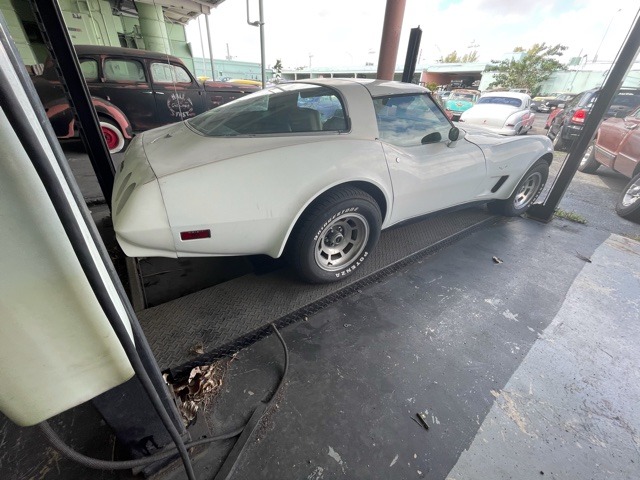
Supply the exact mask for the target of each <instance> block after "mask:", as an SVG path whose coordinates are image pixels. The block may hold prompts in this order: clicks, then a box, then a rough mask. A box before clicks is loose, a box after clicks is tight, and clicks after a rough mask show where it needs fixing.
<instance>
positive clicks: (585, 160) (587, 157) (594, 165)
mask: <svg viewBox="0 0 640 480" xmlns="http://www.w3.org/2000/svg"><path fill="white" fill-rule="evenodd" d="M598 167H600V163H598V161H597V160H596V142H595V141H593V142H591V143H590V144H589V147H587V150H586V151H585V152H584V155H583V156H582V160H580V165H578V170H579V171H581V172H583V173H596V170H598Z"/></svg>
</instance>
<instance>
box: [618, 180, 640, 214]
mask: <svg viewBox="0 0 640 480" xmlns="http://www.w3.org/2000/svg"><path fill="white" fill-rule="evenodd" d="M638 199H640V179H638V180H637V181H635V182H633V183H632V184H631V185H629V188H627V191H626V192H624V195H623V196H622V201H621V203H622V205H623V206H624V207H629V206H631V205H633V204H634V203H636V202H637V201H638Z"/></svg>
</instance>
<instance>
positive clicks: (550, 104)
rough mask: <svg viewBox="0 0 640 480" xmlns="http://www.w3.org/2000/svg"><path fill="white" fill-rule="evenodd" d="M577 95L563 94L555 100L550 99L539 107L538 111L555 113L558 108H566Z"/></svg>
mask: <svg viewBox="0 0 640 480" xmlns="http://www.w3.org/2000/svg"><path fill="white" fill-rule="evenodd" d="M576 95H577V94H575V93H561V94H559V95H558V96H557V97H555V98H549V99H547V100H545V101H544V102H542V103H540V104H539V105H538V111H539V112H542V113H548V112H552V111H554V110H555V109H556V108H564V107H565V105H566V104H567V103H569V102H570V101H571V100H573V99H574V98H575V97H576Z"/></svg>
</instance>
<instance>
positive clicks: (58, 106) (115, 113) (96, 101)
mask: <svg viewBox="0 0 640 480" xmlns="http://www.w3.org/2000/svg"><path fill="white" fill-rule="evenodd" d="M91 101H92V102H93V106H94V108H95V109H96V112H97V113H98V115H103V116H106V117H108V118H110V119H112V120H113V121H114V122H116V124H117V125H118V127H120V131H121V132H122V135H123V136H124V137H125V138H126V139H131V138H133V130H132V128H131V123H130V122H129V119H128V118H127V116H126V115H125V114H124V112H123V111H122V110H120V109H119V108H118V107H117V106H115V105H114V104H113V103H111V102H109V101H108V100H105V99H104V98H100V97H94V96H92V97H91ZM44 108H45V111H46V113H47V118H49V122H51V126H52V127H53V131H54V132H55V133H56V136H57V137H58V138H72V137H75V136H77V131H76V129H75V119H74V116H73V111H72V110H71V107H70V106H69V102H67V100H66V99H57V100H54V101H52V102H49V103H47V104H46V105H45V106H44Z"/></svg>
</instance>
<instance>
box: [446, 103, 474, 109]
mask: <svg viewBox="0 0 640 480" xmlns="http://www.w3.org/2000/svg"><path fill="white" fill-rule="evenodd" d="M471 107H473V102H470V101H468V100H447V102H446V104H445V108H446V109H447V110H453V111H464V110H468V109H470V108H471Z"/></svg>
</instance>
